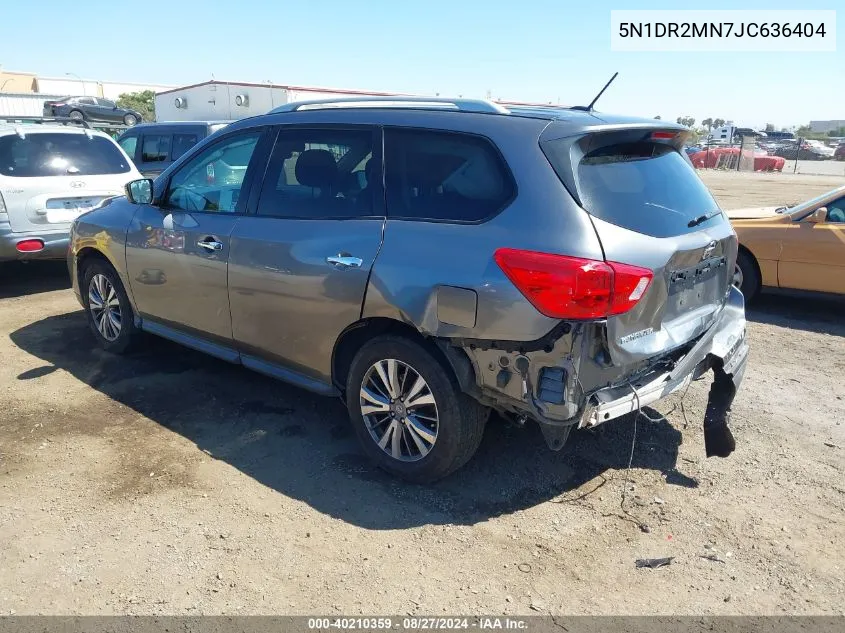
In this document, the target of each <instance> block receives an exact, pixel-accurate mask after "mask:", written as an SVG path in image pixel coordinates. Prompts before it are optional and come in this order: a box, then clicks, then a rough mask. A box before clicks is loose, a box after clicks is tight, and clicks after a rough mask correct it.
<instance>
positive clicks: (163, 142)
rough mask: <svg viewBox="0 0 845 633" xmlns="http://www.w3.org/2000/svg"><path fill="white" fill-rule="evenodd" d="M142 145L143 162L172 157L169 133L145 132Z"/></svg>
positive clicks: (161, 160)
mask: <svg viewBox="0 0 845 633" xmlns="http://www.w3.org/2000/svg"><path fill="white" fill-rule="evenodd" d="M143 139H144V142H143V144H142V145H141V162H143V163H160V162H164V161H166V160H168V159H169V158H170V135H169V134H145V135H144V137H143Z"/></svg>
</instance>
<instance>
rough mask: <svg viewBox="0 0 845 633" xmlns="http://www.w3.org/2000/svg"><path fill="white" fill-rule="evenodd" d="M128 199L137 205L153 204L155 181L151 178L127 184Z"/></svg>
mask: <svg viewBox="0 0 845 633" xmlns="http://www.w3.org/2000/svg"><path fill="white" fill-rule="evenodd" d="M126 199H127V200H129V202H133V203H135V204H152V203H153V181H152V180H151V179H150V178H142V179H141V180H133V181H132V182H130V183H127V185H126Z"/></svg>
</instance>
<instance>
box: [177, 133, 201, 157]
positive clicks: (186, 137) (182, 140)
mask: <svg viewBox="0 0 845 633" xmlns="http://www.w3.org/2000/svg"><path fill="white" fill-rule="evenodd" d="M198 141H199V136H197V134H196V133H192V134H174V135H173V148H172V149H171V150H170V159H171V160H176V159H177V158H179V157H180V156H181V155H182V154H184V153H185V152H187V151H188V150H189V149H191V148H192V147H193V146H194V145H196V144H197V142H198Z"/></svg>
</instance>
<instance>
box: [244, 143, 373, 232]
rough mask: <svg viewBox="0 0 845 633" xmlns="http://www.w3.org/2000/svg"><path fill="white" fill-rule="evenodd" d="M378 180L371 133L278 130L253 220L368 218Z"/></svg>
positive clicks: (371, 212) (371, 210)
mask: <svg viewBox="0 0 845 633" xmlns="http://www.w3.org/2000/svg"><path fill="white" fill-rule="evenodd" d="M380 175H381V169H380V165H378V164H377V161H376V159H373V132H372V131H371V130H368V129H367V130H361V129H356V130H352V129H318V130H308V129H282V130H281V131H280V132H279V135H278V137H277V138H276V144H275V146H274V148H273V154H272V156H271V158H270V163H269V165H268V167H267V173H266V175H265V177H264V183H263V186H262V189H261V197H260V199H259V202H258V215H264V216H274V217H283V218H305V219H328V218H352V217H367V216H372V215H373V214H374V209H375V208H376V207H375V204H374V202H375V195H376V193H377V192H378V191H380V183H379V178H380Z"/></svg>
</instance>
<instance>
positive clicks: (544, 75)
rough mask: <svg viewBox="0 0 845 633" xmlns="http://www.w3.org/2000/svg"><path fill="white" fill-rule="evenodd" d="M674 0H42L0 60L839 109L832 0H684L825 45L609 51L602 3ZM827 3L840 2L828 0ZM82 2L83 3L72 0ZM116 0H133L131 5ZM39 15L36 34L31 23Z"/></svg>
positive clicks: (723, 110) (234, 77)
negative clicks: (791, 24) (805, 14)
mask: <svg viewBox="0 0 845 633" xmlns="http://www.w3.org/2000/svg"><path fill="white" fill-rule="evenodd" d="M679 5H680V3H678V2H677V0H675V1H674V2H673V1H671V0H670V1H652V0H640V1H639V2H631V1H630V0H628V1H626V0H616V2H606V1H604V0H592V1H590V2H586V3H585V2H581V1H573V0H556V1H551V0H520V1H519V2H514V1H510V2H507V3H504V2H500V1H498V2H497V1H496V0H484V1H482V0H427V1H425V2H421V1H419V0H364V1H359V2H350V1H349V0H301V1H300V2H291V1H290V0H263V1H262V0H205V1H203V2H199V1H195V0H170V1H167V2H165V1H162V0H142V1H141V2H130V3H123V4H120V8H118V9H117V10H116V6H118V5H116V4H115V2H114V0H108V1H103V0H87V1H86V2H85V3H84V4H82V5H77V7H78V9H77V10H73V11H69V10H67V2H66V0H61V1H57V0H40V1H39V2H38V8H37V10H33V8H32V6H31V5H29V4H28V3H24V2H8V3H7V6H5V7H4V8H3V11H2V24H3V26H4V28H3V29H2V36H0V66H2V68H3V69H4V70H18V71H27V72H34V73H36V74H39V75H44V76H59V77H61V76H64V75H65V73H74V74H76V75H80V76H82V77H84V78H85V79H90V80H96V81H127V82H149V83H155V84H172V85H175V86H179V85H186V84H192V83H199V82H202V81H206V80H208V79H211V78H212V77H214V78H216V79H218V80H227V81H247V82H266V81H268V80H269V81H272V82H274V83H278V84H291V85H305V86H323V87H331V88H353V89H363V90H379V91H387V92H404V93H416V94H426V95H431V94H436V93H439V94H440V95H443V96H447V95H448V96H456V95H462V96H464V97H486V96H487V95H488V94H489V95H490V96H492V97H493V98H494V99H497V98H501V99H504V100H518V101H536V102H549V101H551V102H553V103H561V104H564V105H577V104H586V103H589V102H590V101H591V100H592V97H593V96H594V95H595V93H597V92H598V90H600V89H601V87H602V86H603V85H604V83H605V82H606V81H607V79H609V78H610V76H611V75H612V74H613V73H614V72H616V71H618V72H619V77H618V78H617V80H616V82H615V83H614V85H613V86H611V88H610V89H609V90H608V92H607V93H605V95H604V96H603V97H602V99H601V101H599V103H598V105H597V106H596V107H597V109H598V110H602V111H605V112H615V113H621V114H631V115H637V116H648V117H654V116H658V115H659V116H661V117H662V118H663V119H671V120H674V119H675V118H676V117H678V116H692V117H695V118H696V119H697V120H698V121H701V120H702V119H704V118H707V117H711V118H722V119H725V120H733V121H735V122H736V123H737V124H738V125H748V126H755V127H758V126H759V127H762V126H763V125H765V124H766V123H772V124H774V125H775V126H776V127H777V128H778V129H779V128H780V127H785V126H792V125H800V124H806V123H807V122H809V121H810V120H811V119H814V120H815V119H822V120H825V119H845V37H843V31H845V27H843V26H842V24H843V23H845V5H843V4H841V0H834V1H820V2H816V1H815V0H805V1H804V2H800V3H796V2H795V1H794V0H792V1H791V2H786V1H782V0H763V1H757V0H744V1H743V0H734V1H733V2H731V1H723V0H707V2H706V3H705V2H702V3H699V4H689V5H686V6H685V7H684V8H690V9H693V8H701V9H730V8H734V9H796V8H800V9H836V8H839V9H840V10H839V15H838V16H837V18H838V21H837V31H838V32H837V41H838V50H837V51H836V52H835V53H631V52H611V50H610V11H611V9H675V8H678V7H679ZM837 5H838V6H837ZM83 6H84V8H82V7H83ZM129 7H136V9H135V12H134V13H132V12H131V9H129ZM30 27H33V28H36V27H37V28H36V30H37V36H36V34H35V33H34V31H33V28H30Z"/></svg>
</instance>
